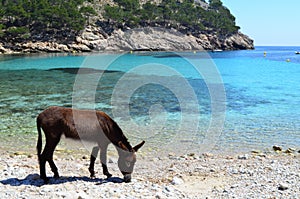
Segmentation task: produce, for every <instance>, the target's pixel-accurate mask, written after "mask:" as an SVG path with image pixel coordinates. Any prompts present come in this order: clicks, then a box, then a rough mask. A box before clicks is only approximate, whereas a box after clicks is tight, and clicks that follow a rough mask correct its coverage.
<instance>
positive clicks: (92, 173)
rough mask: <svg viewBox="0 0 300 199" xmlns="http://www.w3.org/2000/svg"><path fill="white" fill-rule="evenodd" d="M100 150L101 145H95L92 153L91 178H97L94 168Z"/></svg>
mask: <svg viewBox="0 0 300 199" xmlns="http://www.w3.org/2000/svg"><path fill="white" fill-rule="evenodd" d="M98 152H99V147H98V146H95V147H94V148H93V151H92V154H91V158H90V166H89V171H90V174H91V178H95V177H96V176H95V170H94V166H95V161H96V158H97V156H98Z"/></svg>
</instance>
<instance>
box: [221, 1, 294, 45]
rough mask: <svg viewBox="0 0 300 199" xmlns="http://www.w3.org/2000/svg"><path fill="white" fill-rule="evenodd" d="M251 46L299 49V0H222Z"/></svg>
mask: <svg viewBox="0 0 300 199" xmlns="http://www.w3.org/2000/svg"><path fill="white" fill-rule="evenodd" d="M222 2H223V5H224V6H226V7H227V8H229V10H230V12H231V13H232V14H233V15H234V16H235V18H236V23H237V25H238V26H240V27H241V29H240V31H241V32H242V33H244V34H246V35H248V36H249V37H250V38H252V39H253V40H254V45H255V46H300V0H285V1H282V0H222Z"/></svg>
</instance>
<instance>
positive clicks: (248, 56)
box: [0, 46, 300, 154]
mask: <svg viewBox="0 0 300 199" xmlns="http://www.w3.org/2000/svg"><path fill="white" fill-rule="evenodd" d="M295 51H300V47H282V46H280V47H276V46H272V47H270V46H256V48H255V50H238V51H222V52H211V51H208V52H203V51H191V52H124V53H104V52H102V53H88V54H77V53H76V54H68V53H66V54H64V53H60V54H30V55H0V80H1V83H0V115H1V117H0V143H1V144H0V145H1V146H0V149H1V150H4V151H13V150H26V149H32V150H35V144H36V140H37V130H36V117H37V115H38V114H39V113H40V112H41V111H43V110H44V109H46V108H47V107H49V106H64V107H72V108H76V109H91V110H101V111H104V112H106V113H107V114H108V115H110V116H111V117H112V118H113V119H114V120H115V121H116V122H117V123H118V124H119V126H120V127H121V128H122V130H123V132H124V134H125V135H126V136H127V138H128V139H129V141H130V142H131V144H132V145H135V144H137V143H139V142H140V141H142V140H145V141H146V144H145V146H144V147H143V150H144V151H145V152H147V153H150V154H151V153H153V154H162V153H164V152H166V153H170V152H172V153H183V154H187V153H203V152H216V153H236V152H249V151H251V150H262V151H264V150H271V149H272V146H274V145H277V146H281V147H283V148H296V149H299V147H300V106H299V105H300V55H297V54H296V53H295ZM75 122H76V119H75ZM83 146H85V144H84V143H83ZM87 148H88V147H87Z"/></svg>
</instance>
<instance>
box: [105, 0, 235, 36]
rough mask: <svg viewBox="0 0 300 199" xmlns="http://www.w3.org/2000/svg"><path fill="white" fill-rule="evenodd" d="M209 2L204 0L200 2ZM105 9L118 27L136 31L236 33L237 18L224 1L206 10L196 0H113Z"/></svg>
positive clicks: (212, 3) (216, 0) (214, 1)
mask: <svg viewBox="0 0 300 199" xmlns="http://www.w3.org/2000/svg"><path fill="white" fill-rule="evenodd" d="M201 1H202V2H203V3H206V2H205V1H204V0H201ZM114 2H115V5H109V4H107V5H106V6H105V8H104V9H105V17H106V18H107V19H109V20H110V21H112V22H113V23H115V25H116V26H118V27H123V28H127V27H129V28H136V27H145V26H161V27H165V28H175V29H177V30H180V31H181V32H184V33H191V34H193V35H197V34H198V33H201V32H216V33H217V34H219V35H230V34H233V33H236V32H237V31H238V30H239V27H238V26H236V24H235V17H234V16H233V15H232V14H231V13H230V11H229V10H228V9H227V8H226V7H224V6H223V3H222V2H221V0H210V1H209V6H208V8H207V9H205V8H203V7H202V6H201V5H200V4H199V2H198V3H197V2H195V1H194V0H184V1H179V0H162V1H161V2H160V3H153V2H152V1H147V2H146V3H144V4H140V1H139V0H114Z"/></svg>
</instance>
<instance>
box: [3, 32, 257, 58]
mask: <svg viewBox="0 0 300 199" xmlns="http://www.w3.org/2000/svg"><path fill="white" fill-rule="evenodd" d="M253 48H254V46H253V40H252V39H250V38H249V37H248V36H246V35H244V34H242V33H240V32H238V33H236V34H233V35H231V36H229V37H225V38H220V37H218V36H217V35H214V34H200V35H199V37H195V36H192V35H184V34H182V33H180V32H179V31H177V30H175V29H163V28H154V27H145V28H138V29H132V30H126V31H122V30H121V29H118V30H114V31H113V32H112V33H110V34H107V33H105V32H103V29H102V28H101V27H97V26H88V27H87V28H85V30H84V31H83V32H82V33H81V34H80V35H78V36H77V37H76V39H75V40H74V41H72V42H69V43H67V44H65V43H60V42H54V41H38V42H32V41H24V42H18V43H13V44H5V43H2V44H1V43H0V53H5V54H11V53H37V52H91V51H131V50H132V51H189V50H215V49H222V50H240V49H253Z"/></svg>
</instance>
